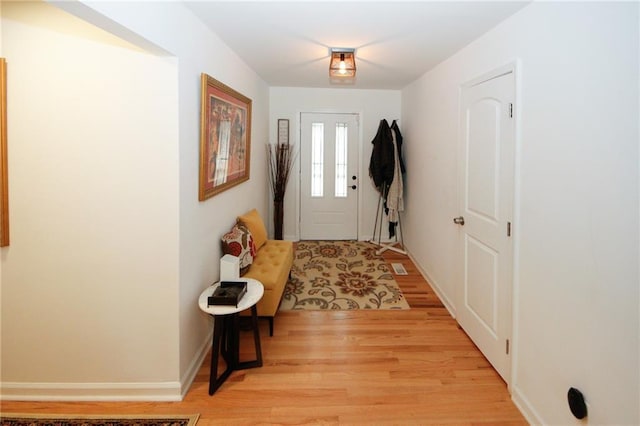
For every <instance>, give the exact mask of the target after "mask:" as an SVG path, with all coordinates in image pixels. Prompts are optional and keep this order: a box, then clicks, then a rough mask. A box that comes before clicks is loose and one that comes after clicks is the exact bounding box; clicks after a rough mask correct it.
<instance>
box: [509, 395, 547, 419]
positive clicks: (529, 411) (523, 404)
mask: <svg viewBox="0 0 640 426" xmlns="http://www.w3.org/2000/svg"><path fill="white" fill-rule="evenodd" d="M511 400H512V401H513V403H514V404H515V405H516V407H518V410H520V412H521V413H522V415H523V416H524V418H525V419H526V420H527V422H528V423H529V424H530V425H542V424H544V422H543V421H542V418H541V417H540V416H539V415H538V413H537V411H536V410H535V409H534V408H533V405H531V403H530V402H529V400H528V399H527V398H526V397H525V396H524V395H523V394H522V392H521V391H520V389H518V387H517V386H512V387H511Z"/></svg>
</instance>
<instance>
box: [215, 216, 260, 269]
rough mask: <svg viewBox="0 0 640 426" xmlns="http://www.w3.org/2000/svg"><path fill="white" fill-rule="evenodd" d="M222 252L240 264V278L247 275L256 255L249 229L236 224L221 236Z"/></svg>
mask: <svg viewBox="0 0 640 426" xmlns="http://www.w3.org/2000/svg"><path fill="white" fill-rule="evenodd" d="M222 252H223V253H224V254H230V255H232V256H236V257H237V258H238V259H239V262H238V263H239V264H240V276H242V275H244V274H246V273H247V271H248V270H249V267H250V266H251V264H252V263H253V258H254V257H255V255H256V245H255V242H254V240H253V235H251V231H249V229H248V228H247V227H246V226H244V225H242V224H240V223H237V224H235V225H234V227H233V228H231V231H229V232H227V233H226V234H224V235H223V236H222Z"/></svg>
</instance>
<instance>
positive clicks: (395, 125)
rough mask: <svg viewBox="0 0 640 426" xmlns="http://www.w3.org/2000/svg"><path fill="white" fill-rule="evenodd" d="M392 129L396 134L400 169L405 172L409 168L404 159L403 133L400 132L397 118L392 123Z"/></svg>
mask: <svg viewBox="0 0 640 426" xmlns="http://www.w3.org/2000/svg"><path fill="white" fill-rule="evenodd" d="M391 130H393V132H394V133H395V134H396V154H397V155H398V159H399V160H400V171H401V172H402V174H404V173H405V172H406V171H407V170H406V168H405V166H404V160H403V159H402V134H401V133H400V128H399V127H398V123H396V120H393V123H391Z"/></svg>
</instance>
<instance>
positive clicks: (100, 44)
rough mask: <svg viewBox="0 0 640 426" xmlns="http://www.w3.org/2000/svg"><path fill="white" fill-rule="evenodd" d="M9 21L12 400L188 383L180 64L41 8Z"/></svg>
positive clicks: (6, 388)
mask: <svg viewBox="0 0 640 426" xmlns="http://www.w3.org/2000/svg"><path fill="white" fill-rule="evenodd" d="M2 21H3V22H2V43H3V46H2V48H3V54H4V55H6V58H7V63H8V74H9V79H8V109H9V114H8V130H9V133H8V141H9V150H10V155H9V186H10V219H11V222H10V226H11V245H10V246H9V247H6V248H3V249H2V252H1V254H2V314H1V315H2V317H1V318H2V365H1V369H2V381H3V382H2V386H3V394H5V395H6V394H7V393H8V394H11V393H13V394H14V395H15V394H17V395H26V396H28V395H32V394H35V395H45V396H46V395H47V394H49V392H50V390H49V389H47V388H48V387H52V388H56V389H57V390H62V391H68V392H69V393H72V394H73V393H76V394H77V393H79V394H80V395H86V394H87V393H91V392H95V393H96V394H100V393H101V392H102V391H101V390H100V389H98V388H99V387H100V386H103V385H108V386H111V387H112V388H115V389H119V390H120V391H122V392H131V393H132V394H135V393H137V392H138V391H137V390H134V389H131V388H129V387H128V383H130V382H138V383H141V384H143V386H146V385H147V384H149V383H154V384H153V385H152V387H155V388H158V387H162V386H164V387H166V388H167V389H173V391H174V392H175V391H179V383H178V360H179V358H178V356H179V352H178V350H177V347H178V345H179V339H178V327H177V323H176V321H175V318H176V316H177V314H178V306H177V304H176V303H175V293H176V289H177V276H178V258H177V256H178V249H177V244H178V239H177V233H176V228H177V223H178V222H177V221H178V208H177V203H176V197H177V191H178V186H177V176H178V164H177V162H176V160H175V157H176V154H175V153H176V147H177V144H176V138H177V131H178V120H177V100H178V92H177V68H176V65H175V61H174V60H173V59H171V58H169V57H157V56H153V55H149V54H147V53H145V52H142V51H140V50H139V49H137V48H135V47H133V46H131V45H128V44H127V43H124V42H122V41H121V40H118V39H116V38H115V37H113V36H111V35H109V34H106V33H104V32H102V31H101V30H98V29H96V28H94V27H92V26H90V25H87V24H85V23H83V22H81V21H79V20H77V19H76V18H73V17H71V16H70V15H68V14H66V13H64V12H61V11H59V10H58V9H56V8H55V7H53V6H49V5H47V4H45V3H5V4H3V9H2ZM158 384H161V386H159V385H158ZM32 387H35V388H38V389H32ZM87 388H88V389H87ZM53 392H55V391H53Z"/></svg>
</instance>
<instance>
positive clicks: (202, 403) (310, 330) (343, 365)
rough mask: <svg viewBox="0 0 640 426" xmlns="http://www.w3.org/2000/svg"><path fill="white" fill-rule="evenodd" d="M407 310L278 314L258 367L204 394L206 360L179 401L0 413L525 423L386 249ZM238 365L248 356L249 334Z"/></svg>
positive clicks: (429, 293)
mask: <svg viewBox="0 0 640 426" xmlns="http://www.w3.org/2000/svg"><path fill="white" fill-rule="evenodd" d="M385 258H386V259H387V261H389V262H401V263H402V264H403V265H404V267H405V269H407V272H408V275H405V276H396V277H395V278H396V280H397V282H398V284H399V285H400V287H401V289H402V291H403V293H404V295H405V297H406V298H407V301H408V302H409V304H410V306H411V309H410V310H404V311H329V312H323V311H295V312H294V311H289V312H280V313H278V315H277V317H276V319H275V333H274V336H273V337H269V335H268V329H267V324H266V322H265V321H261V327H262V328H261V336H262V351H263V359H264V366H263V367H262V368H256V369H250V370H244V371H236V372H234V373H233V374H232V375H231V377H230V378H229V379H228V380H227V382H225V383H224V384H223V385H222V387H221V388H220V389H219V390H218V391H217V392H216V394H215V395H213V396H209V395H208V392H207V391H208V380H209V362H210V358H207V359H205V361H204V363H203V365H202V367H201V368H200V371H199V373H198V375H197V377H196V379H195V381H194V383H193V385H192V387H191V389H190V390H189V392H188V394H187V395H186V397H185V399H184V400H183V401H181V402H131V403H112V402H104V403H103V402H82V403H79V402H78V403H70V402H10V401H4V402H2V406H1V407H0V408H1V410H2V411H4V412H29V413H86V414H141V413H154V414H169V413H172V414H176V413H177V414H180V413H199V414H200V420H199V422H198V425H199V426H206V425H209V424H211V425H214V424H216V425H217V424H287V425H288V424H420V425H426V424H456V425H480V424H491V425H520V424H527V423H526V421H525V419H524V418H523V417H522V415H521V414H520V412H519V411H518V409H517V408H516V407H515V405H514V404H513V402H512V401H511V398H510V395H509V393H508V391H507V387H506V385H505V383H504V382H503V381H502V380H501V378H500V377H499V376H498V374H497V373H496V372H495V370H493V368H492V367H491V366H490V364H489V363H488V362H487V360H486V359H485V358H484V357H483V356H482V354H481V353H480V352H479V351H478V349H477V348H476V347H475V346H474V345H473V343H472V342H471V341H470V340H469V338H468V337H467V336H466V334H465V333H464V332H463V331H462V330H461V329H460V328H458V326H457V323H456V322H455V320H454V319H453V318H451V316H450V315H449V313H448V312H447V310H446V309H445V307H444V306H443V305H442V303H440V301H439V300H438V298H437V296H436V295H435V294H434V292H433V290H432V289H431V288H430V287H429V285H428V284H427V282H426V281H425V280H424V279H423V278H422V276H421V275H420V274H419V272H418V271H417V269H416V267H415V265H413V263H412V262H411V260H410V259H409V258H408V257H406V256H402V255H399V254H397V253H393V252H389V251H388V252H386V253H385ZM242 348H243V349H242V355H241V358H242V359H249V358H251V351H252V348H253V346H252V341H251V335H250V333H248V332H247V333H243V336H242Z"/></svg>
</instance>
